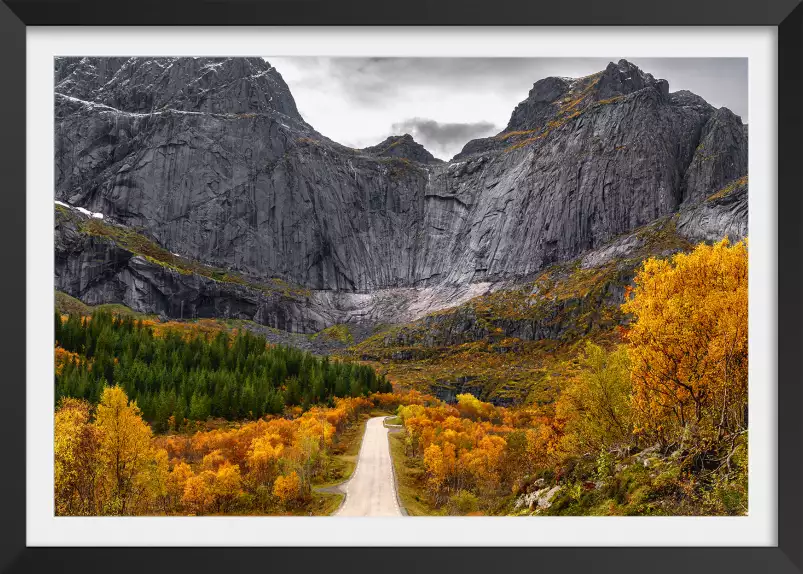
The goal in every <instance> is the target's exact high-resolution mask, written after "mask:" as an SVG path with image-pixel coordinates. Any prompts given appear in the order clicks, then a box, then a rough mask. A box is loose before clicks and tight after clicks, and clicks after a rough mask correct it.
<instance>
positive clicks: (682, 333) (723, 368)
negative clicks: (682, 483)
mask: <svg viewBox="0 0 803 574" xmlns="http://www.w3.org/2000/svg"><path fill="white" fill-rule="evenodd" d="M747 259H748V257H747V243H746V241H743V242H739V243H736V244H735V245H730V244H729V243H728V241H727V240H723V241H721V242H719V243H717V244H715V245H705V244H701V245H699V246H697V248H696V249H694V251H692V252H691V253H688V254H678V255H675V256H673V257H672V258H671V260H661V259H649V260H647V261H645V262H644V266H643V268H642V269H641V271H640V272H639V273H638V275H637V276H636V280H635V289H633V291H632V295H631V296H630V297H629V298H628V300H627V301H626V302H625V304H624V305H623V306H622V309H623V310H624V311H625V312H627V313H631V314H632V315H633V317H634V318H635V322H634V323H633V326H632V328H631V329H630V331H629V333H628V338H629V340H630V358H631V362H632V382H633V405H634V407H635V411H636V417H637V424H638V428H637V429H636V432H644V433H647V434H650V435H652V436H654V437H655V438H657V439H659V440H661V441H662V442H664V443H668V442H679V443H681V444H682V443H684V442H686V444H688V442H687V441H692V442H694V443H695V444H696V445H698V446H701V447H703V448H707V447H708V446H710V445H711V443H713V442H715V441H718V440H722V439H723V438H725V437H726V436H733V435H735V434H738V433H740V432H742V431H743V430H744V429H745V427H746V424H747V420H746V417H747V414H746V411H747Z"/></svg>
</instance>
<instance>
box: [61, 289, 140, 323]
mask: <svg viewBox="0 0 803 574" xmlns="http://www.w3.org/2000/svg"><path fill="white" fill-rule="evenodd" d="M56 311H58V312H59V313H61V314H63V315H91V314H92V313H94V312H95V311H107V312H109V313H113V314H114V315H120V316H124V317H134V318H135V319H146V318H152V317H154V316H153V315H146V314H144V313H138V312H136V311H134V310H133V309H131V308H130V307H126V306H125V305H123V304H121V303H104V304H102V305H87V304H86V303H84V302H83V301H81V300H79V299H76V298H75V297H72V296H70V295H68V294H67V293H64V292H62V291H56Z"/></svg>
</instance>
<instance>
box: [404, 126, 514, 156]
mask: <svg viewBox="0 0 803 574" xmlns="http://www.w3.org/2000/svg"><path fill="white" fill-rule="evenodd" d="M391 131H392V134H393V135H401V134H405V133H409V134H410V135H411V136H413V138H415V140H416V141H417V142H418V143H420V144H421V145H423V146H424V147H425V148H427V149H428V150H429V151H430V152H431V153H432V154H433V155H435V156H437V157H440V158H443V159H448V158H450V157H452V156H453V155H455V154H456V153H457V152H459V151H460V150H461V149H462V148H463V146H464V145H465V144H466V143H467V142H468V141H469V140H472V139H475V138H481V137H487V136H489V135H492V134H495V133H497V132H499V128H498V127H497V126H495V125H494V124H492V123H491V122H484V121H483V122H474V123H441V122H438V121H435V120H432V119H428V118H408V119H406V120H404V121H401V122H397V123H394V124H393V126H392V127H391Z"/></svg>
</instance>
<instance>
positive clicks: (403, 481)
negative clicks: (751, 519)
mask: <svg viewBox="0 0 803 574" xmlns="http://www.w3.org/2000/svg"><path fill="white" fill-rule="evenodd" d="M55 91H56V109H55V118H56V157H55V162H56V190H55V200H56V204H55V206H54V234H55V242H54V249H55V277H54V280H55V290H56V387H55V388H56V393H55V398H56V403H57V411H56V417H57V421H61V422H62V423H63V426H62V428H63V431H64V432H65V433H66V434H65V435H64V437H65V438H64V440H65V442H64V443H63V446H64V449H66V450H64V451H63V453H67V454H68V455H69V456H67V455H65V456H67V458H65V459H64V464H65V465H67V466H66V467H65V468H67V467H69V468H70V469H72V470H70V472H68V473H67V474H64V475H62V478H63V481H62V482H61V483H60V484H62V486H63V488H64V491H63V492H62V493H61V494H59V492H57V501H58V502H57V512H62V513H65V514H102V513H111V514H114V513H135V514H187V513H191V514H195V515H200V514H228V513H234V514H273V513H285V514H306V513H315V514H319V513H320V514H328V513H329V512H332V511H334V510H337V515H339V516H368V515H370V516H375V515H398V514H400V513H401V509H400V507H399V503H398V501H399V499H400V500H401V501H402V507H404V505H405V500H406V501H407V503H406V504H407V505H408V506H409V508H407V509H406V512H407V513H408V514H412V515H415V514H423V513H425V514H436V515H442V514H463V515H465V514H472V515H473V514H508V515H509V514H527V515H530V514H696V513H702V512H710V513H716V514H741V513H744V512H745V511H746V470H745V469H746V466H744V464H746V463H745V462H744V461H746V433H747V427H746V415H745V413H746V408H747V405H746V317H747V308H746V305H747V300H746V289H747V285H746V264H747V263H746V262H747V244H746V240H747V239H746V238H747V223H748V187H749V182H748V174H747V145H748V134H747V126H746V125H745V124H743V123H742V120H741V118H739V117H738V116H736V115H735V114H733V113H732V112H731V111H730V110H728V109H727V108H715V107H714V106H712V105H710V104H708V103H707V102H706V101H705V100H704V99H703V98H701V97H699V96H697V95H695V94H692V93H691V92H688V91H678V92H670V91H669V84H668V82H667V81H666V80H661V79H656V78H654V77H653V76H652V75H651V74H649V73H647V72H645V71H642V70H641V69H639V68H638V67H637V66H635V65H634V64H632V63H630V62H628V61H626V60H620V61H619V62H617V63H614V62H611V63H610V64H609V65H608V66H607V67H606V68H605V69H604V70H601V71H600V72H598V73H595V74H591V75H589V76H585V77H580V78H557V77H549V78H544V79H541V80H538V81H537V82H535V84H534V85H533V87H532V90H531V91H530V92H529V94H527V97H526V98H525V99H524V100H523V101H522V102H521V103H520V104H519V105H518V106H517V107H516V108H515V109H514V110H513V111H512V113H511V116H510V120H509V122H508V124H507V126H505V128H504V129H503V130H502V131H501V132H500V133H499V134H497V135H494V136H491V137H488V138H482V139H476V140H472V141H469V142H468V143H466V144H465V146H464V148H463V150H462V151H461V152H460V153H459V154H457V155H456V156H455V157H454V158H452V159H451V160H449V161H441V160H439V159H437V158H435V157H434V156H432V154H430V153H429V152H428V151H427V150H426V149H425V148H424V147H423V146H422V145H421V144H419V143H418V142H416V141H415V140H414V139H413V138H412V137H411V136H410V135H409V134H403V135H401V134H400V135H394V136H391V137H389V138H388V139H386V140H385V141H383V142H381V143H380V144H378V145H375V146H370V147H366V148H363V149H353V148H349V147H347V146H344V145H341V144H339V143H337V142H334V141H332V140H330V139H328V138H327V137H326V136H324V135H322V134H320V133H318V132H317V131H316V130H315V129H314V128H313V127H312V126H310V125H309V124H307V123H306V122H305V120H304V119H303V117H302V115H301V114H300V113H299V111H298V109H297V107H296V104H295V101H294V99H293V96H292V94H291V92H290V89H289V87H288V86H287V84H286V83H285V82H284V80H283V79H282V76H281V74H280V73H279V71H278V70H276V69H275V68H273V67H272V66H271V65H270V63H269V62H267V61H265V60H264V59H260V58H221V59H214V58H154V59H148V58H57V59H56V66H55ZM656 301H658V302H661V301H663V304H665V305H666V308H660V309H658V310H656V309H657V307H656V305H658V304H657V303H655V302H656ZM675 305H677V307H675ZM659 307H660V305H659ZM678 309H680V310H678ZM656 313H657V315H656ZM656 317H658V318H656ZM724 317H728V318H729V319H728V320H727V321H726V320H725V319H724ZM645 329H648V331H645ZM723 341H728V342H729V343H728V344H727V345H726V344H725V343H724V342H723ZM656 346H658V347H660V348H655V347H656ZM675 349H679V351H678V352H677V353H675V352H674V350H675ZM700 349H702V351H700ZM684 353H685V354H684ZM701 353H702V354H701ZM689 356H693V357H694V362H693V363H692V364H688V361H689V359H688V357H689ZM667 365H674V367H670V366H667ZM656 371H658V372H660V373H662V374H661V378H660V380H656V379H655V378H654V376H653V375H652V373H654V372H656ZM672 381H675V382H677V385H676V386H675V387H673V386H671V385H672V384H674V383H672ZM121 393H122V394H121ZM110 405H116V406H115V408H117V409H118V410H119V409H122V412H125V413H127V414H126V416H127V417H129V420H131V421H133V422H131V425H132V426H131V428H132V429H134V430H133V431H132V432H135V434H136V436H139V437H140V439H139V441H140V442H139V444H141V446H142V450H141V452H140V455H141V456H142V457H143V458H142V460H143V461H146V460H147V463H146V462H143V463H142V465H140V466H138V467H137V468H135V469H134V468H132V469H131V472H132V474H131V475H130V476H128V477H120V476H117V477H116V478H115V480H114V481H111V482H109V480H110V479H109V478H108V477H106V475H105V474H104V473H105V472H106V471H105V470H103V469H104V468H105V467H104V463H103V461H104V460H105V459H104V457H105V456H108V453H106V452H105V451H104V449H105V448H107V446H108V445H107V446H104V444H105V443H104V442H103V438H102V437H103V436H105V435H104V434H103V433H104V432H108V427H104V424H103V421H102V418H101V419H98V416H99V415H98V414H97V413H98V409H100V411H101V412H102V410H103V408H110ZM690 413H694V414H693V415H692V414H690ZM388 415H394V416H396V417H398V419H397V422H398V423H399V424H400V425H401V428H398V429H394V431H393V432H391V433H388V431H387V429H386V427H385V426H384V425H383V423H382V420H383V418H384V417H385V416H388ZM369 417H372V418H369ZM366 419H367V423H366V425H367V426H366V430H365V435H364V436H365V438H363V439H362V442H361V443H360V444H361V450H359V454H357V453H356V452H355V449H356V445H357V444H358V442H359V441H358V440H357V438H358V437H356V436H355V435H356V434H357V432H356V430H355V429H357V428H361V427H360V426H359V425H361V424H362V423H363V422H365V420H366ZM653 423H655V424H653ZM58 428H59V427H58V424H57V433H58V432H59V431H58ZM104 429H106V430H104ZM137 433H138V434H137ZM71 435H72V436H82V437H85V441H84V442H82V443H80V444H79V443H75V442H74V441H71V440H69V436H71ZM57 448H58V445H57ZM76 449H78V450H76ZM81 449H88V450H86V452H84V451H82V450H81ZM651 449H652V450H651ZM347 451H348V453H350V454H344V453H345V452H347ZM79 452H80V453H83V454H81V456H85V457H88V458H85V459H81V460H84V462H86V461H87V460H89V461H92V464H90V465H89V466H88V467H87V468H90V467H91V468H95V469H96V470H97V474H92V475H91V476H86V475H85V473H83V471H82V472H79V471H78V470H77V469H76V468H74V467H73V466H70V465H72V464H74V462H75V460H78V459H77V458H76V457H78V458H80V457H79V456H78V454H79ZM63 453H62V454H63ZM104 453H105V454H104ZM58 456H59V454H58V453H57V459H58ZM344 457H352V458H344ZM354 457H356V459H355V458H354ZM355 460H357V461H359V462H357V463H356V470H355V471H354V474H353V475H352V474H350V473H351V470H353V468H352V466H351V465H352V464H353V463H354V461H355ZM347 461H348V462H347ZM93 465H95V466H93ZM85 466H86V465H85ZM333 469H340V470H338V471H336V472H335V471H333ZM341 471H342V472H341ZM65 472H66V471H65ZM70 473H73V474H70ZM75 473H77V476H78V478H76V475H75ZM394 473H395V474H394ZM65 477H66V478H65ZM104 477H105V478H104ZM123 478H125V480H123ZM346 478H348V479H349V480H348V482H344V481H343V480H341V479H344V480H345V479H346ZM58 481H59V477H58V476H57V483H58ZM65 481H66V482H65ZM76 481H77V482H76ZM341 482H342V483H343V484H342V485H340V486H337V485H338V484H340V483H341ZM123 483H125V485H126V486H125V488H123V486H122V485H123ZM114 484H117V486H116V487H115V486H113V485H114ZM396 484H398V492H399V494H398V499H397V496H396V492H397V491H396V486H395V485H396ZM121 489H122V490H121ZM321 489H323V490H321ZM89 491H91V492H92V493H94V494H91V495H90V494H87V493H88V492H89ZM344 493H347V495H346V497H345V501H343V502H342V506H340V507H337V504H341V502H339V500H340V498H338V497H340V496H342V494H344ZM59 496H62V498H59ZM59 504H61V506H59ZM132 508H133V509H135V510H132Z"/></svg>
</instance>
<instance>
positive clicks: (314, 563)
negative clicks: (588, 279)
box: [0, 0, 803, 574]
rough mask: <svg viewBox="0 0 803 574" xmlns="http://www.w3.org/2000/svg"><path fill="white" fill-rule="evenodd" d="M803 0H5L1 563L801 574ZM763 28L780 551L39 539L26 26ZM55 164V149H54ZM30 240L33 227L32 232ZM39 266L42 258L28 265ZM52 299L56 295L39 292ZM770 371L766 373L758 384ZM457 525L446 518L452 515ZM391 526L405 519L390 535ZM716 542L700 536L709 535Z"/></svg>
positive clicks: (1, 48)
mask: <svg viewBox="0 0 803 574" xmlns="http://www.w3.org/2000/svg"><path fill="white" fill-rule="evenodd" d="M800 2H801V0H770V1H769V2H768V1H767V0H764V1H760V2H759V1H749V0H673V1H672V2H660V3H652V2H644V0H608V1H605V2H600V1H596V2H595V1H594V0H573V1H572V2H554V1H552V2H536V1H529V2H528V1H526V0H494V1H493V2H485V1H478V0H440V1H437V2H435V1H433V0H430V1H427V0H411V1H409V2H406V3H404V4H400V3H383V2H380V1H378V0H262V1H260V0H228V1H226V0H206V1H204V0H200V1H198V0H195V1H192V0H138V1H136V2H133V3H128V2H113V1H112V0H5V3H4V4H3V5H2V6H0V54H2V61H3V64H2V68H0V69H2V76H0V77H2V82H0V83H1V84H2V89H0V102H2V103H1V104H0V110H2V112H3V114H2V118H3V121H2V124H1V125H2V129H1V130H0V134H1V137H0V142H2V149H3V151H2V154H0V162H2V168H1V169H0V180H2V185H0V193H2V196H3V197H2V206H3V208H2V214H3V223H2V224H1V225H0V261H2V268H3V270H4V276H5V277H4V279H3V280H2V281H0V291H1V292H2V297H0V301H2V302H3V303H4V305H3V316H4V318H5V321H3V323H2V325H3V328H2V329H0V339H1V341H0V353H2V354H1V355H0V360H1V361H2V363H1V364H2V375H0V380H2V382H3V395H2V399H0V430H1V431H2V434H0V436H2V437H3V438H4V440H3V441H2V444H3V451H2V460H3V464H2V467H3V470H2V471H0V501H2V502H1V503H0V523H1V524H2V536H0V568H2V569H3V571H4V572H5V571H8V572H54V571H67V572H69V571H80V572H95V571H97V572H110V571H114V572H137V573H138V574H140V573H141V572H142V571H143V570H147V571H149V572H168V571H169V572H173V573H175V572H180V571H207V570H217V571H232V570H234V571H242V570H253V571H256V570H257V569H260V568H262V569H264V568H270V569H288V570H289V569H293V570H317V571H332V570H341V569H343V570H346V569H347V570H349V571H361V570H365V571H367V570H369V569H370V570H376V569H381V570H382V571H384V572H397V571H398V572H402V571H404V572H407V573H409V572H413V571H422V570H429V571H439V572H455V571H459V572H469V571H470V572H492V571H499V570H502V571H505V570H511V571H515V570H521V571H523V570H525V569H527V570H529V569H533V568H538V569H541V570H544V569H548V570H550V571H553V572H555V571H557V572H561V573H563V572H574V571H578V572H600V571H602V572H608V571H611V572H614V571H615V572H622V573H624V572H639V573H641V572H651V573H663V572H667V573H669V572H671V573H673V574H676V573H677V572H681V571H684V572H706V573H710V572H728V573H738V572H782V573H783V572H803V496H802V495H801V491H802V490H803V472H802V471H801V453H803V444H802V443H801V439H802V438H803V416H802V415H803V413H801V405H802V404H803V401H801V368H800V367H801V360H802V359H803V352H801V351H803V345H801V342H802V340H801V330H802V329H801V325H803V302H801V299H802V295H803V281H801V263H803V255H802V254H801V244H802V243H803V233H801V217H803V199H802V198H801V195H803V169H802V168H801V160H803V143H802V142H803V137H801V134H803V98H801V87H802V86H801V75H802V72H803V60H802V57H803V6H802V5H800ZM242 24H247V25H252V26H253V25H305V26H309V25H346V26H354V25H374V26H378V25H484V26H489V25H493V26H503V25H516V26H522V25H528V26H532V25H540V26H546V25H572V26H576V25H638V26H649V25H662V26H666V25H684V26H686V25H706V26H708V25H729V26H734V25H738V26H745V25H761V26H777V29H778V82H779V86H778V94H779V102H778V114H779V118H780V121H779V126H778V222H779V228H778V249H779V251H778V257H779V260H778V306H779V313H778V413H779V419H778V437H779V443H778V461H779V467H778V497H779V505H778V546H777V547H770V548H704V547H695V548H662V547H657V548H506V549H490V548H487V549H484V548H392V547H391V548H305V549H298V548H264V549H257V548H247V549H243V548H226V549H224V548H192V549H169V548H119V549H114V548H71V549H66V548H64V549H59V548H27V547H26V545H25V544H26V542H25V540H26V533H25V521H26V506H25V489H26V485H25V473H24V472H23V471H22V470H23V469H24V468H25V457H26V453H25V433H24V429H25V420H26V419H25V404H26V403H25V401H26V385H25V381H26V379H25V329H26V328H25V320H26V317H25V307H26V306H25V302H26V286H25V282H24V280H23V278H24V277H25V268H26V256H25V250H24V248H23V247H24V237H25V227H26V224H25V205H26V194H25V189H26V188H25V165H26V155H25V154H26V151H25V138H26V136H25V130H26V125H25V107H26V94H25V77H26V70H25V54H26V52H25V31H26V30H25V28H26V26H50V25H69V26H77V25H81V26H84V25H106V26H108V25H242ZM43 161H52V160H51V159H50V155H49V151H48V150H43ZM20 238H23V240H22V241H21V240H20ZM27 263H28V264H29V265H31V264H34V262H30V261H28V262H27ZM42 304H50V303H49V302H44V301H43V302H42ZM756 384H760V383H756ZM446 527H448V526H446ZM388 536H389V537H392V532H389V533H388ZM704 542H705V541H701V543H703V544H704Z"/></svg>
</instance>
